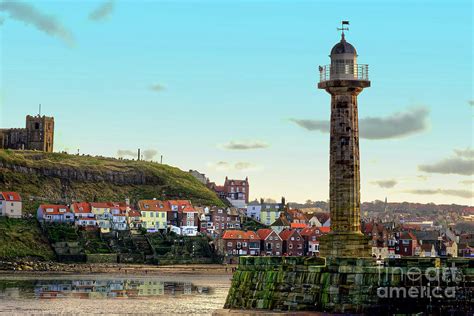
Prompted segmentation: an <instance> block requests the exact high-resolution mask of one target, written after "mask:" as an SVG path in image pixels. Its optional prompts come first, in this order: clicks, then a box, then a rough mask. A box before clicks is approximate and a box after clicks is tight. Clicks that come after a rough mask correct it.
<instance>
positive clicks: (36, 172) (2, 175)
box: [0, 150, 222, 211]
mask: <svg viewBox="0 0 474 316" xmlns="http://www.w3.org/2000/svg"><path fill="white" fill-rule="evenodd" d="M6 190H12V191H17V192H19V193H20V194H21V195H22V197H23V200H24V202H25V204H26V207H25V208H26V209H27V210H28V211H34V209H35V206H36V205H34V204H38V203H41V202H62V203H67V202H70V201H72V200H81V201H94V200H96V201H106V200H113V201H123V200H124V199H125V198H130V199H131V201H132V202H134V201H137V200H139V199H150V198H159V199H189V200H191V201H192V202H193V203H194V204H196V205H201V204H206V205H222V201H221V200H220V199H219V198H218V197H217V196H216V194H215V193H214V192H212V191H211V190H209V189H208V188H206V186H205V185H203V184H202V183H200V182H199V181H197V180H196V179H195V178H194V177H193V176H191V175H190V174H189V173H187V172H184V171H182V170H180V169H178V168H175V167H171V166H168V165H162V164H159V163H155V162H147V161H133V160H121V159H115V158H106V157H91V156H78V155H68V154H62V153H44V152H35V151H15V150H0V191H6Z"/></svg>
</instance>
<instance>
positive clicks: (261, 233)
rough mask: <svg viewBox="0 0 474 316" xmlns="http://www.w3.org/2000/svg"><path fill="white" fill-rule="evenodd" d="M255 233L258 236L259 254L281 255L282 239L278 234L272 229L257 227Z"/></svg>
mask: <svg viewBox="0 0 474 316" xmlns="http://www.w3.org/2000/svg"><path fill="white" fill-rule="evenodd" d="M257 235H258V237H260V254H261V255H264V256H281V255H282V251H283V250H282V249H283V240H282V239H281V237H280V235H278V233H277V232H275V231H274V230H272V229H269V228H266V229H259V230H257Z"/></svg>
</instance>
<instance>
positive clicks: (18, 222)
mask: <svg viewBox="0 0 474 316" xmlns="http://www.w3.org/2000/svg"><path fill="white" fill-rule="evenodd" d="M0 240H1V241H2V242H0V259H8V258H19V257H32V258H40V259H44V260H50V259H53V258H54V252H53V250H52V249H51V247H50V246H49V243H48V240H47V239H46V237H45V236H44V235H43V234H42V232H41V229H40V227H39V224H38V222H37V221H36V220H35V219H30V220H27V219H9V218H5V217H3V218H1V217H0Z"/></svg>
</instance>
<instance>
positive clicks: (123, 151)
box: [117, 149, 138, 157]
mask: <svg viewBox="0 0 474 316" xmlns="http://www.w3.org/2000/svg"><path fill="white" fill-rule="evenodd" d="M117 156H118V157H138V152H135V151H132V150H128V149H119V150H117Z"/></svg>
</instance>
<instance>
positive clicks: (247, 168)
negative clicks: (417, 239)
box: [0, 1, 474, 205]
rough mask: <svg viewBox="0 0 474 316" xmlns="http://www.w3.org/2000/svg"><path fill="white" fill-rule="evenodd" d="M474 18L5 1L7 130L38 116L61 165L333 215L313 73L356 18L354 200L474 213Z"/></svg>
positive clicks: (419, 9) (460, 8)
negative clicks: (139, 170)
mask: <svg viewBox="0 0 474 316" xmlns="http://www.w3.org/2000/svg"><path fill="white" fill-rule="evenodd" d="M28 9H32V10H33V11H32V12H33V13H34V14H32V15H27V14H26V15H25V14H23V13H24V12H26V11H28ZM25 10H26V11H25ZM388 11H390V16H387V14H386V12H388ZM29 12H31V10H30V11H29ZM471 13H472V3H471V2H470V1H454V2H450V3H430V5H429V6H427V5H424V2H418V3H410V2H405V5H403V6H400V5H399V3H398V2H389V3H380V4H379V3H373V2H371V1H365V2H363V3H359V4H357V5H356V4H353V3H351V2H347V1H343V2H339V3H337V4H334V3H331V2H326V1H324V2H319V3H314V2H310V1H297V2H294V3H292V4H289V3H285V2H282V1H268V2H253V1H232V2H228V3H221V2H217V1H200V2H199V3H198V2H195V1H176V2H167V1H157V2H133V3H132V2H123V1H90V2H72V3H58V2H49V1H36V2H34V3H33V2H32V1H15V2H9V1H0V37H1V38H0V40H1V41H2V49H0V60H1V65H2V71H1V76H0V128H4V127H19V128H22V127H24V118H25V116H26V115H35V113H36V112H37V109H38V104H42V112H44V113H42V114H44V115H47V116H53V117H54V118H55V125H56V131H55V134H56V135H55V151H56V152H61V151H67V152H69V153H71V154H74V153H75V152H76V151H77V149H80V152H81V154H82V153H85V154H91V155H103V156H104V155H105V156H111V157H115V158H117V157H119V156H120V155H122V156H123V157H125V158H126V157H130V156H131V153H133V152H134V151H135V152H136V149H137V148H141V149H142V151H148V155H149V156H150V157H151V159H154V160H157V161H158V162H159V159H160V155H163V156H164V157H163V162H164V163H165V164H169V165H171V166H176V167H178V168H180V169H182V170H184V171H188V170H189V169H194V170H198V171H199V172H201V173H205V174H206V176H207V177H209V178H210V180H211V181H213V182H216V183H218V184H221V183H223V179H224V178H225V177H226V176H229V178H235V179H240V178H245V177H246V176H248V177H249V183H250V200H255V199H259V198H260V197H262V196H264V197H267V198H272V199H274V200H276V201H279V199H280V198H279V197H281V196H285V197H286V199H287V200H288V201H289V200H293V201H302V202H303V203H304V201H306V200H308V199H310V200H312V201H327V200H328V198H329V194H328V187H329V134H328V133H327V122H328V120H329V113H330V101H329V96H328V95H327V93H326V92H324V91H321V90H318V89H317V88H316V84H317V82H318V80H319V74H318V70H317V67H318V65H325V64H328V63H329V58H328V56H327V55H328V54H329V52H330V50H331V48H332V46H333V45H335V44H336V43H337V42H338V41H339V40H340V32H337V31H336V28H337V27H339V26H340V21H341V20H349V21H350V25H349V29H350V30H349V31H348V32H346V33H345V36H346V39H347V41H348V42H350V43H351V44H353V45H354V46H355V48H356V49H357V52H358V54H359V56H358V61H359V62H360V63H362V64H369V79H370V80H371V82H372V87H371V88H368V89H366V90H365V91H364V92H363V93H361V95H360V96H359V111H360V112H359V113H360V117H359V120H360V123H361V141H360V152H361V194H362V195H361V197H362V198H361V200H365V201H366V202H369V203H370V202H373V201H375V200H383V199H385V197H387V198H388V200H389V201H390V200H397V201H406V202H408V201H413V202H408V203H435V204H437V205H439V204H447V205H449V204H458V205H473V204H474V203H473V201H474V199H473V185H474V181H473V180H474V179H473V175H474V150H473V148H472V143H473V139H472V135H473V126H472V117H473V114H474V113H473V109H474V97H473V95H472V86H473V80H472V61H473V55H472V40H471V39H472V14H471ZM399 16H403V17H404V19H403V22H400V19H399V18H398V17H399ZM135 21H136V22H140V23H133V22H135ZM441 21H442V22H443V23H440V22H441ZM46 22H51V23H52V24H48V23H46ZM380 26H383V27H380ZM460 30H462V31H460ZM466 33H468V34H466ZM466 39H467V40H466ZM5 43H8V45H5ZM447 58H450V59H451V60H449V61H446V59H447ZM407 72H409V73H408V74H407ZM447 107H449V111H447V109H446V108H447ZM162 135H164V137H163V136H162ZM124 144H125V145H124ZM291 203H295V202H291ZM300 203H301V202H300ZM394 203H403V202H394Z"/></svg>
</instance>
